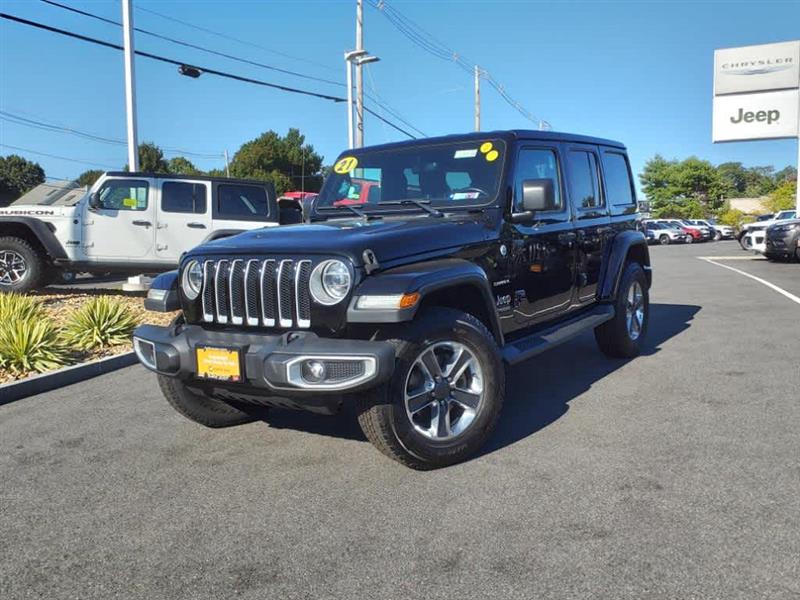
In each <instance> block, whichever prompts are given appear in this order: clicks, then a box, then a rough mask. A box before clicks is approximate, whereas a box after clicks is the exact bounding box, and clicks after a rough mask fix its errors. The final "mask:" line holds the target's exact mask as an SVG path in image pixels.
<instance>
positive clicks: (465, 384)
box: [404, 340, 484, 441]
mask: <svg viewBox="0 0 800 600" xmlns="http://www.w3.org/2000/svg"><path fill="white" fill-rule="evenodd" d="M483 382H484V379H483V371H482V369H481V365H480V363H479V361H478V359H477V358H476V357H475V354H474V353H473V352H472V350H470V349H469V348H468V347H467V346H466V345H464V344H462V343H460V342H455V341H449V340H448V341H443V342H436V343H434V344H431V345H429V346H427V347H426V348H425V349H424V350H423V351H422V352H420V354H419V355H418V356H417V358H416V359H415V360H414V362H413V363H412V366H411V369H410V370H409V372H408V375H407V376H406V381H405V387H404V394H405V407H406V414H407V415H408V418H409V420H410V421H411V424H412V426H413V427H414V430H415V431H417V432H418V433H420V434H421V435H423V436H425V437H426V438H429V439H432V440H436V441H445V440H451V439H453V438H456V437H458V436H459V435H461V434H463V433H464V432H465V431H466V430H467V429H468V428H469V427H470V426H471V425H472V423H473V421H474V420H475V416H476V415H477V414H478V411H479V410H480V407H481V403H482V402H483V399H484V386H483Z"/></svg>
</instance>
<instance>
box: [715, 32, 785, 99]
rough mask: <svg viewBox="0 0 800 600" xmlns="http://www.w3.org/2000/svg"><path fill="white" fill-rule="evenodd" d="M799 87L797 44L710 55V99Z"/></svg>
mask: <svg viewBox="0 0 800 600" xmlns="http://www.w3.org/2000/svg"><path fill="white" fill-rule="evenodd" d="M798 87H800V41H797V42H780V43H778V44H763V45H761V46H745V47H743V48H724V49H722V50H716V51H715V52H714V95H715V96H722V95H724V94H741V93H745V92H764V91H774V90H791V89H797V88H798Z"/></svg>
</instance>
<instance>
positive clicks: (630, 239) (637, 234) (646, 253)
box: [599, 230, 650, 300]
mask: <svg viewBox="0 0 800 600" xmlns="http://www.w3.org/2000/svg"><path fill="white" fill-rule="evenodd" d="M630 251H634V252H636V254H637V256H639V257H641V260H642V262H643V265H642V266H644V267H645V272H646V273H647V281H648V284H649V283H650V269H649V267H650V250H649V248H648V247H647V240H646V238H645V237H644V234H643V233H642V232H641V231H634V230H628V231H623V232H620V233H619V234H617V235H616V236H615V237H614V241H613V244H612V246H611V250H610V252H609V256H608V260H607V261H606V272H605V273H604V274H603V279H602V282H601V291H600V294H599V296H600V300H611V299H613V298H614V297H615V296H616V294H617V288H618V287H619V278H620V276H621V275H622V268H623V266H624V265H625V259H626V258H627V256H628V252H630Z"/></svg>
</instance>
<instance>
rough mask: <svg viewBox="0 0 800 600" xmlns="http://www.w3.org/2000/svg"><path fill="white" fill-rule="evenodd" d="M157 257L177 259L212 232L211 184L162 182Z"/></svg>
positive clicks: (157, 230)
mask: <svg viewBox="0 0 800 600" xmlns="http://www.w3.org/2000/svg"><path fill="white" fill-rule="evenodd" d="M158 192H159V193H158V225H157V228H156V254H157V255H158V257H159V258H160V259H169V260H174V261H175V262H176V263H177V262H178V259H179V258H180V256H181V254H183V253H184V252H186V251H187V250H191V249H192V248H194V247H195V246H197V245H199V244H201V243H202V242H203V240H205V239H206V237H208V234H209V233H211V203H210V202H209V198H210V197H211V183H210V182H208V181H186V180H174V181H173V180H169V179H162V180H159V184H158Z"/></svg>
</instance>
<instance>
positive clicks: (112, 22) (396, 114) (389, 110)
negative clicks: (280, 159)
mask: <svg viewBox="0 0 800 600" xmlns="http://www.w3.org/2000/svg"><path fill="white" fill-rule="evenodd" d="M41 2H44V3H45V4H49V5H51V6H55V7H57V8H61V9H64V10H67V11H70V12H73V13H76V14H79V15H83V16H85V17H89V18H91V19H96V20H98V21H102V22H104V23H108V24H110V25H115V26H117V27H121V26H122V24H121V23H120V22H119V21H115V20H113V19H108V18H106V17H102V16H100V15H97V14H94V13H90V12H88V11H85V10H80V9H78V8H74V7H72V6H67V5H65V4H61V3H60V2H55V1H54V0H41ZM137 8H138V7H137ZM141 10H143V11H145V12H152V13H154V14H159V13H155V11H151V10H149V9H145V8H141ZM159 16H163V17H164V18H168V19H170V20H175V21H178V22H179V23H183V24H186V25H189V26H190V27H195V28H197V29H200V30H201V31H210V30H206V29H205V28H202V27H199V26H196V25H191V24H188V23H185V22H184V21H180V20H179V19H172V17H166V16H165V15H160V14H159ZM134 30H135V31H137V32H139V33H143V34H145V35H149V36H152V37H155V38H157V39H162V40H165V41H168V42H171V43H173V44H178V45H180V46H184V47H187V48H193V49H195V50H200V51H201V52H206V53H208V54H213V55H216V56H221V57H223V58H227V59H230V60H234V61H237V62H240V63H243V64H248V65H252V66H256V67H261V68H263V69H268V70H270V71H275V72H278V73H284V74H287V75H293V76H295V77H301V78H303V79H308V80H311V81H319V82H322V83H327V84H330V85H335V86H337V87H346V86H345V84H343V83H342V82H340V81H334V80H331V79H324V78H321V77H315V76H313V75H306V74H304V73H299V72H297V71H291V70H289V69H282V68H280V67H276V66H273V65H268V64H264V63H261V62H257V61H254V60H250V59H247V58H242V57H240V56H235V55H233V54H228V53H225V52H219V51H217V50H211V49H208V48H204V47H202V46H198V45H197V44H192V43H190V42H185V41H183V40H178V39H175V38H172V37H169V36H165V35H162V34H160V33H156V32H153V31H148V30H146V29H141V28H139V27H134ZM212 33H215V34H216V35H220V36H223V37H227V36H225V35H224V34H218V33H216V32H212ZM257 47H260V46H257ZM287 56H288V55H287ZM367 97H368V98H370V100H372V101H373V102H374V103H375V104H377V105H379V106H380V107H381V108H383V109H384V110H385V111H386V112H387V113H389V114H390V115H392V116H393V117H394V118H395V119H397V120H398V121H400V122H401V123H403V124H404V125H407V126H408V127H410V128H411V129H413V130H414V131H416V132H417V133H419V134H421V135H422V136H423V137H424V136H425V134H424V133H422V132H421V131H420V130H419V129H417V128H416V127H414V126H413V125H412V124H411V123H409V121H408V120H406V119H405V118H404V117H403V116H402V115H401V114H400V113H399V112H397V111H396V110H395V109H393V108H392V107H391V106H389V105H388V104H387V103H386V101H385V100H384V99H383V98H380V97H379V96H377V94H376V98H373V97H371V96H370V95H369V94H368V95H367Z"/></svg>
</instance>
